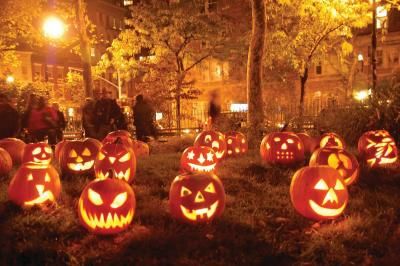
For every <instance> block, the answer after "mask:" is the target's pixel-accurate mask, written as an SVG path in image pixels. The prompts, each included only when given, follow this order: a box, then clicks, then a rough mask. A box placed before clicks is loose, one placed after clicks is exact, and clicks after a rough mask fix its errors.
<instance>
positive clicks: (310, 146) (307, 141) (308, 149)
mask: <svg viewBox="0 0 400 266" xmlns="http://www.w3.org/2000/svg"><path fill="white" fill-rule="evenodd" d="M296 135H297V136H298V137H299V138H300V139H301V141H302V142H303V145H304V153H305V154H306V155H311V154H312V153H313V152H314V151H315V150H316V149H317V147H318V144H319V143H318V140H317V139H315V138H313V137H311V136H310V135H308V134H307V133H297V134H296Z"/></svg>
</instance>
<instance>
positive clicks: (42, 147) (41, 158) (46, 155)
mask: <svg viewBox="0 0 400 266" xmlns="http://www.w3.org/2000/svg"><path fill="white" fill-rule="evenodd" d="M52 156H53V150H52V149H51V147H50V145H49V144H47V143H45V142H38V143H29V144H26V146H25V148H24V155H23V158H22V162H23V163H29V162H34V163H43V164H50V163H51V158H52Z"/></svg>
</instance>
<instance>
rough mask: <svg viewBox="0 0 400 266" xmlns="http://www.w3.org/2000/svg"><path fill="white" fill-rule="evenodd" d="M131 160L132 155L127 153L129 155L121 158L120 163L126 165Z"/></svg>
mask: <svg viewBox="0 0 400 266" xmlns="http://www.w3.org/2000/svg"><path fill="white" fill-rule="evenodd" d="M130 158H131V154H130V153H129V152H127V153H125V155H124V156H122V157H121V158H119V160H118V161H120V162H121V163H124V162H127V161H128V160H129V159H130Z"/></svg>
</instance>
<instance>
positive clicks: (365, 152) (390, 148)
mask: <svg viewBox="0 0 400 266" xmlns="http://www.w3.org/2000/svg"><path fill="white" fill-rule="evenodd" d="M358 152H359V153H360V156H361V158H363V159H364V160H365V161H366V163H367V164H368V165H369V166H370V167H384V166H388V165H391V164H394V163H395V162H396V161H397V157H398V150H397V147H396V143H395V141H394V139H393V137H392V136H391V135H390V134H389V132H387V131H386V130H375V131H368V132H365V133H364V134H363V135H362V136H361V137H360V139H359V140H358Z"/></svg>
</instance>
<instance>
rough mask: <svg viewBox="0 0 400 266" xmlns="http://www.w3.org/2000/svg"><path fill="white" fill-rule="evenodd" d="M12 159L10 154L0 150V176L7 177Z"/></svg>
mask: <svg viewBox="0 0 400 266" xmlns="http://www.w3.org/2000/svg"><path fill="white" fill-rule="evenodd" d="M12 166H13V164H12V159H11V156H10V154H9V153H8V152H7V151H6V150H5V149H3V148H0V176H5V175H8V174H9V173H10V171H11V169H12Z"/></svg>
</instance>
